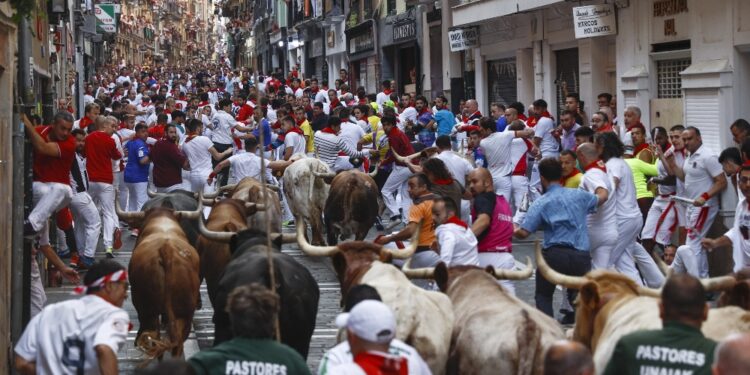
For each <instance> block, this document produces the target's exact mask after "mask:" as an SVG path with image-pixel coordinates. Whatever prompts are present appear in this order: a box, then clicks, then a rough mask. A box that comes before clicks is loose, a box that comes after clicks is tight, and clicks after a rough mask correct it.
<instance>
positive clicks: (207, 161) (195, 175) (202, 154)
mask: <svg viewBox="0 0 750 375" xmlns="http://www.w3.org/2000/svg"><path fill="white" fill-rule="evenodd" d="M212 147H214V143H213V142H211V140H210V139H208V137H205V136H202V135H199V136H195V135H190V136H187V137H186V138H185V143H183V144H182V152H183V153H184V154H185V156H186V157H187V158H188V162H189V163H190V171H189V172H188V173H187V180H188V183H189V186H190V191H192V192H193V193H198V192H201V191H202V192H204V193H210V192H213V191H214V184H211V185H209V184H208V182H207V180H208V175H210V174H211V172H212V171H213V167H212V165H211V160H212V155H211V151H209V150H210V149H211V148H212Z"/></svg>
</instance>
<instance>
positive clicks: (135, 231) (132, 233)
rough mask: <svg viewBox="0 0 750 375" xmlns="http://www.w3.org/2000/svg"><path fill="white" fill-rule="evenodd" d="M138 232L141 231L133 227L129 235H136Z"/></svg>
mask: <svg viewBox="0 0 750 375" xmlns="http://www.w3.org/2000/svg"><path fill="white" fill-rule="evenodd" d="M139 234H141V231H140V230H138V228H133V230H131V231H130V237H138V235H139Z"/></svg>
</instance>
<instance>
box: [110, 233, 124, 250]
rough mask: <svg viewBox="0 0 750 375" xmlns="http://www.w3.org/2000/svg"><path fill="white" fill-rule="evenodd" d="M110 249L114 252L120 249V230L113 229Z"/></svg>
mask: <svg viewBox="0 0 750 375" xmlns="http://www.w3.org/2000/svg"><path fill="white" fill-rule="evenodd" d="M112 247H113V248H115V250H119V249H120V248H121V247H122V231H121V230H120V228H115V233H114V235H113V239H112Z"/></svg>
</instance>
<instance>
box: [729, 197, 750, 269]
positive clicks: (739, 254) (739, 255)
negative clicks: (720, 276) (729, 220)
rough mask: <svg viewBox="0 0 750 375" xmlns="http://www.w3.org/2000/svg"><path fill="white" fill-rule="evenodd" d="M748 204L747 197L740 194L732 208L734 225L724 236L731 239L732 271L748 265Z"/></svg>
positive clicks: (749, 207)
mask: <svg viewBox="0 0 750 375" xmlns="http://www.w3.org/2000/svg"><path fill="white" fill-rule="evenodd" d="M749 231H750V206H748V201H747V198H745V197H744V196H740V201H739V203H737V208H736V209H735V210H734V225H732V228H731V229H729V231H727V232H726V233H724V235H725V236H727V237H729V239H730V240H732V249H733V251H732V258H734V270H733V271H734V272H738V271H740V270H741V269H743V268H746V267H750V233H749Z"/></svg>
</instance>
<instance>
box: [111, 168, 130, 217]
mask: <svg viewBox="0 0 750 375" xmlns="http://www.w3.org/2000/svg"><path fill="white" fill-rule="evenodd" d="M114 182H115V183H114V185H115V191H117V192H118V193H119V196H120V207H122V208H123V209H124V210H127V208H128V207H129V204H128V202H129V199H130V191H129V190H128V187H127V185H126V184H125V172H122V171H120V172H115V179H114Z"/></svg>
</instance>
